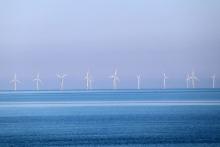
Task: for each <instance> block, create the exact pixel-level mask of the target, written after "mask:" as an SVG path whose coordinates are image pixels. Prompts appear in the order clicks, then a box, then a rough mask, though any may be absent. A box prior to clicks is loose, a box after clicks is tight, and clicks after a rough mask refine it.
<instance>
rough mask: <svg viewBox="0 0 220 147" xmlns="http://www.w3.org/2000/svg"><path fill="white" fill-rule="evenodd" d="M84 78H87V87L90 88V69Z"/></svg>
mask: <svg viewBox="0 0 220 147" xmlns="http://www.w3.org/2000/svg"><path fill="white" fill-rule="evenodd" d="M84 79H85V80H86V89H87V90H88V89H90V80H91V79H90V73H89V71H87V73H86V76H85V78H84Z"/></svg>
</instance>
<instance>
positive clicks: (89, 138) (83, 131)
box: [0, 89, 220, 147]
mask: <svg viewBox="0 0 220 147" xmlns="http://www.w3.org/2000/svg"><path fill="white" fill-rule="evenodd" d="M186 101H187V103H185V102H186ZM219 101H220V90H219V89H217V90H208V89H200V90H141V91H135V90H123V91H122V90H121V91H91V92H84V91H65V92H56V91H50V92H48V91H43V92H38V93H36V92H31V91H26V92H15V93H14V92H9V91H4V92H0V146H4V147H5V146H6V147H7V146H152V147H154V146H155V147H157V146H159V147H160V146H165V147H166V146H173V147H174V146H181V147H185V146H193V147H194V146H199V147H200V146H216V147H217V146H220V104H219V103H220V102H219ZM155 102H156V104H155ZM173 102H175V103H173ZM197 102H200V103H197ZM69 103H71V105H68V104H69ZM79 103H80V104H79ZM94 103H95V105H94ZM106 103H107V104H106ZM128 103H129V104H128ZM133 103H137V104H134V105H133ZM82 104H83V105H82ZM109 104H110V105H109Z"/></svg>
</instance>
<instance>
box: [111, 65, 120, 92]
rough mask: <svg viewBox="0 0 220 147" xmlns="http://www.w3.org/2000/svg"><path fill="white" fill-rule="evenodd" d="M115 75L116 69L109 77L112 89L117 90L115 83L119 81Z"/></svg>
mask: <svg viewBox="0 0 220 147" xmlns="http://www.w3.org/2000/svg"><path fill="white" fill-rule="evenodd" d="M117 74H118V72H117V69H116V70H115V73H114V74H113V75H111V76H110V78H111V79H112V85H113V89H117V81H119V77H118V75H117Z"/></svg>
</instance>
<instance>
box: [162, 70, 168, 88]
mask: <svg viewBox="0 0 220 147" xmlns="http://www.w3.org/2000/svg"><path fill="white" fill-rule="evenodd" d="M166 79H168V77H167V76H166V74H165V73H163V89H165V88H166Z"/></svg>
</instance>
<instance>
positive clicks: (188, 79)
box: [186, 73, 190, 88]
mask: <svg viewBox="0 0 220 147" xmlns="http://www.w3.org/2000/svg"><path fill="white" fill-rule="evenodd" d="M189 82H190V76H189V73H187V74H186V88H189Z"/></svg>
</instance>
